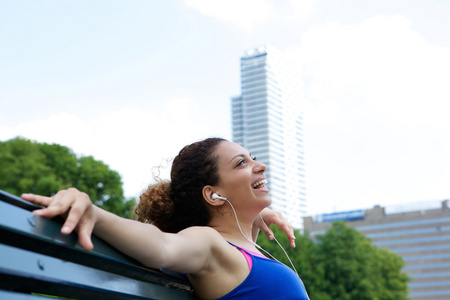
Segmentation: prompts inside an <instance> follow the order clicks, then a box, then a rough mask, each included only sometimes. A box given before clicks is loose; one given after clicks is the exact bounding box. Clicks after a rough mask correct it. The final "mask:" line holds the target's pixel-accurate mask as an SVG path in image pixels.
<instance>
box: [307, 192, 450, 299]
mask: <svg viewBox="0 0 450 300" xmlns="http://www.w3.org/2000/svg"><path fill="white" fill-rule="evenodd" d="M449 206H450V200H444V201H439V202H427V203H412V204H404V205H401V206H391V207H380V206H375V207H374V208H372V209H367V210H354V211H347V212H339V213H331V214H322V215H318V216H315V217H305V218H303V221H304V229H305V230H306V231H308V232H309V233H310V234H311V236H315V235H318V234H322V233H324V232H325V231H326V230H327V229H328V228H330V227H331V224H332V222H333V221H339V220H345V221H346V222H347V224H348V225H349V226H352V227H353V228H355V229H356V230H358V231H360V232H362V233H364V234H365V235H366V236H367V237H368V238H370V239H371V240H372V243H373V244H374V245H376V246H379V247H383V248H387V249H389V250H391V251H393V252H395V253H397V254H398V255H399V256H401V257H402V258H403V260H404V261H405V264H406V265H405V267H404V271H405V272H406V273H407V274H408V275H409V276H410V277H411V279H412V280H411V281H410V282H409V284H408V287H409V291H410V293H409V297H410V299H411V300H425V299H426V300H430V299H433V300H438V299H447V300H448V299H450V207H449Z"/></svg>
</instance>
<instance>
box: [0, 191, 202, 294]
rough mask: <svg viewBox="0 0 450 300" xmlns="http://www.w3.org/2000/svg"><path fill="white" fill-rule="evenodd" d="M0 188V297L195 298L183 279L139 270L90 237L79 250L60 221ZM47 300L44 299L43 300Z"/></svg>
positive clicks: (74, 239)
mask: <svg viewBox="0 0 450 300" xmlns="http://www.w3.org/2000/svg"><path fill="white" fill-rule="evenodd" d="M37 208H39V206H36V205H33V204H31V203H28V202H26V201H24V200H22V199H20V198H18V197H16V196H14V195H11V194H9V193H6V192H4V191H2V190H0V299H45V298H44V297H46V296H45V295H48V296H53V298H58V297H59V298H64V299H65V298H69V299H95V300H100V299H108V300H115V299H171V300H172V299H195V297H194V295H193V293H192V290H191V288H190V286H189V283H188V282H187V280H185V279H184V278H181V277H176V276H173V275H170V274H166V273H163V272H161V271H159V270H154V269H149V268H145V267H143V266H142V265H140V264H139V263H138V262H136V261H134V260H133V259H131V258H130V257H127V256H125V255H124V254H122V253H120V252H119V251H117V250H116V249H114V248H112V247H111V246H109V245H108V244H107V243H105V242H103V241H102V240H101V239H99V238H96V237H93V243H94V250H93V251H90V252H88V251H85V250H83V249H82V248H81V247H80V246H79V245H78V243H77V235H76V233H73V234H70V235H63V234H61V232H60V230H61V224H62V219H61V218H55V219H52V220H48V219H45V218H42V217H39V216H37V215H34V214H33V213H32V212H31V211H32V210H34V209H37ZM47 299H48V298H47Z"/></svg>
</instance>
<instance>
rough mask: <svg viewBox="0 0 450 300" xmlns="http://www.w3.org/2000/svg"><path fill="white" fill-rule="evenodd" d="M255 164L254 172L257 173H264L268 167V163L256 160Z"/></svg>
mask: <svg viewBox="0 0 450 300" xmlns="http://www.w3.org/2000/svg"><path fill="white" fill-rule="evenodd" d="M254 162H255V165H254V166H253V172H255V173H264V172H265V171H266V169H267V167H266V165H265V164H263V163H262V162H260V161H254Z"/></svg>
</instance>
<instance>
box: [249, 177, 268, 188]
mask: <svg viewBox="0 0 450 300" xmlns="http://www.w3.org/2000/svg"><path fill="white" fill-rule="evenodd" d="M266 183H267V180H266V179H262V180H260V181H257V182H255V183H254V184H252V188H253V189H262V188H264V187H265V186H266Z"/></svg>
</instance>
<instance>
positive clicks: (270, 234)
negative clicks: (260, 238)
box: [259, 221, 274, 240]
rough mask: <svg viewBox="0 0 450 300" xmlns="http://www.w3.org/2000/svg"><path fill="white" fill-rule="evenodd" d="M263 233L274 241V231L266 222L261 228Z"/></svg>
mask: <svg viewBox="0 0 450 300" xmlns="http://www.w3.org/2000/svg"><path fill="white" fill-rule="evenodd" d="M269 225H270V224H269ZM259 229H260V230H261V231H262V232H264V233H265V234H266V235H267V236H268V237H269V239H270V240H273V237H274V234H273V231H272V229H270V227H269V226H268V225H267V224H266V222H264V221H263V222H262V224H261V227H260V228H259Z"/></svg>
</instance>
